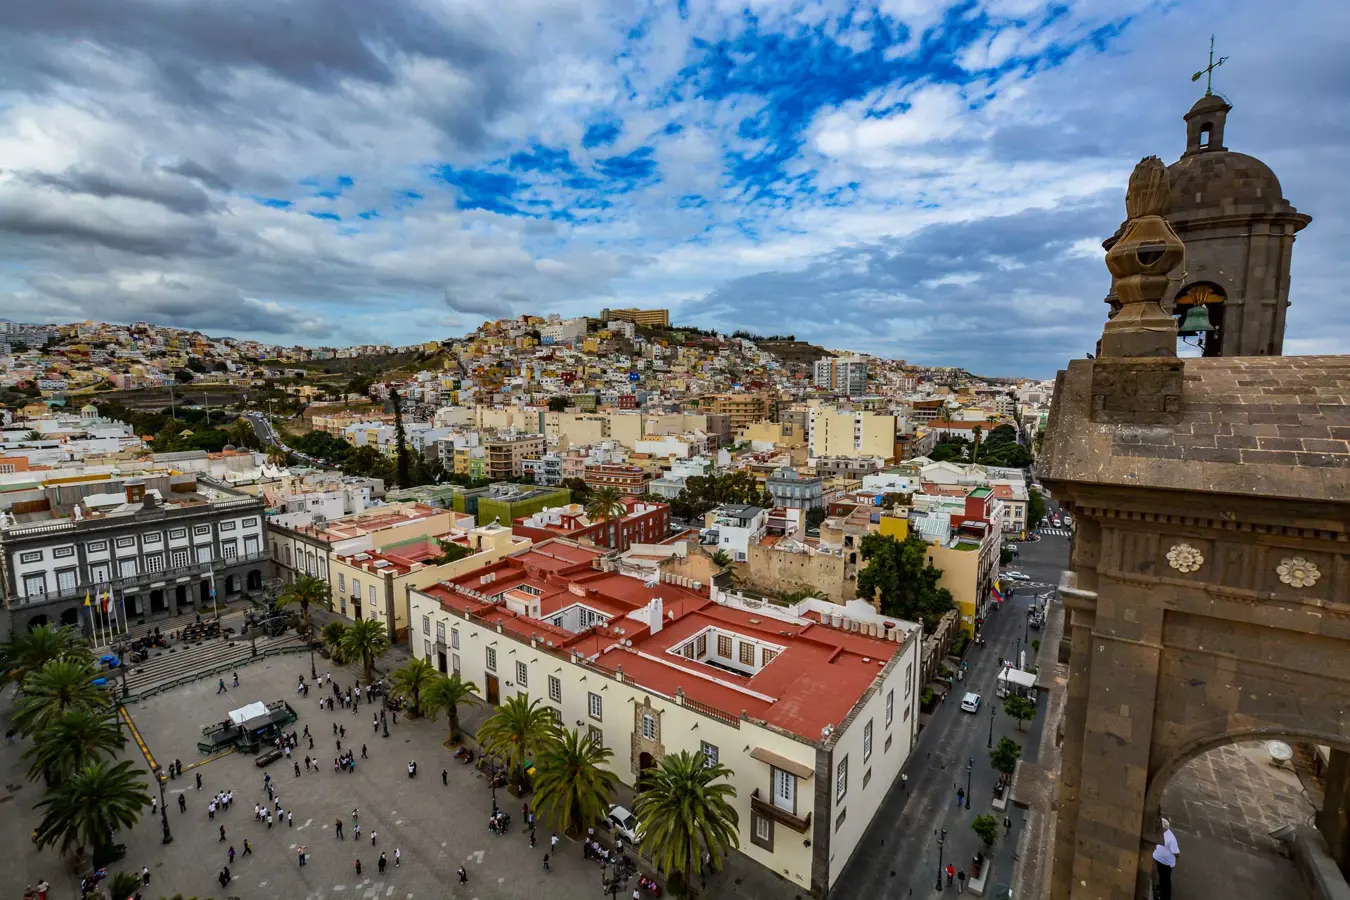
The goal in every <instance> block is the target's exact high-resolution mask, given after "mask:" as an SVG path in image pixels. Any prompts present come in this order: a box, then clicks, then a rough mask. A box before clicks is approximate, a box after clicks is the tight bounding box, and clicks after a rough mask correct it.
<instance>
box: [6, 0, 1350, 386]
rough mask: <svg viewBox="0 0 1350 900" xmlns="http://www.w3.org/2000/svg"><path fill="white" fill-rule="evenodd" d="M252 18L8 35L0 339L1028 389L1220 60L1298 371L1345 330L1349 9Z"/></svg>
mask: <svg viewBox="0 0 1350 900" xmlns="http://www.w3.org/2000/svg"><path fill="white" fill-rule="evenodd" d="M499 7H500V8H499ZM267 9H268V8H266V7H261V6H260V7H257V8H256V9H254V10H253V11H252V12H251V13H248V12H240V11H238V10H236V11H235V12H234V13H232V14H231V15H230V16H229V17H228V18H227V19H226V18H222V19H219V20H217V19H215V18H213V14H212V13H210V12H209V11H205V12H199V13H198V14H195V15H193V16H186V15H183V16H176V15H173V14H170V13H167V12H165V11H163V10H158V8H157V12H156V13H155V14H154V15H152V14H151V11H150V10H149V8H148V7H147V8H146V9H145V10H141V11H134V10H133V11H132V12H130V13H128V14H125V15H120V16H118V17H116V18H114V17H108V18H106V19H100V18H98V17H97V16H94V17H90V16H89V15H88V14H87V13H82V14H80V15H78V16H77V15H76V14H75V13H73V12H70V11H69V10H66V9H65V6H64V5H63V4H61V3H55V4H48V5H46V6H44V8H43V11H42V12H41V13H40V14H39V13H35V12H33V11H31V10H29V11H22V10H14V9H11V10H8V11H5V12H0V25H4V26H5V27H4V28H3V29H0V30H3V32H4V33H5V34H6V35H7V37H4V38H0V42H4V46H6V48H7V52H6V54H5V56H4V58H5V59H6V60H8V62H6V63H3V64H0V65H2V66H3V67H4V68H0V71H4V72H5V74H6V79H5V80H6V82H7V83H8V84H9V85H10V88H9V89H8V90H7V92H6V98H7V103H8V105H9V108H10V112H11V115H10V116H9V117H8V121H7V124H5V125H3V126H0V160H4V161H5V163H4V165H3V169H4V173H3V174H0V210H4V211H3V212H0V246H3V247H5V248H6V250H7V252H8V255H9V256H10V258H11V260H12V261H13V262H11V265H10V266H9V267H7V270H6V272H5V274H4V275H2V276H0V315H6V316H8V317H9V318H12V319H15V320H23V321H75V320H84V319H98V320H104V319H106V320H110V321H124V322H129V321H135V320H139V319H144V320H147V321H152V322H155V323H157V324H165V325H172V326H175V327H184V328H193V329H200V330H202V331H204V332H207V333H210V334H217V335H226V334H228V335H230V336H234V337H254V338H259V339H262V340H266V341H268V342H275V343H282V344H288V343H300V344H306V345H315V344H318V345H345V344H366V343H391V344H408V343H414V342H416V341H417V340H419V339H421V340H425V339H427V338H428V337H429V336H435V337H448V336H451V335H459V334H464V333H466V332H468V331H471V330H472V329H473V328H474V326H475V324H476V322H477V320H478V319H479V318H480V317H481V318H488V319H493V318H498V317H504V316H509V315H520V314H526V313H529V314H546V313H549V312H557V313H559V314H561V315H563V316H571V315H580V314H590V315H595V314H597V313H598V311H599V309H600V308H602V307H605V306H610V307H621V306H641V307H650V306H658V307H669V308H670V310H671V315H672V319H673V320H674V321H675V322H678V323H680V324H690V325H697V326H700V327H704V328H715V329H718V330H721V331H725V332H731V331H734V330H736V329H738V328H743V329H747V330H750V331H755V332H767V331H772V332H780V333H785V332H793V333H796V334H797V336H798V338H800V339H803V340H809V341H811V342H814V343H819V344H822V345H824V346H826V347H837V348H847V349H849V350H853V351H858V352H864V353H870V354H875V355H878V356H883V357H888V358H904V359H906V360H909V361H912V362H915V363H920V364H928V365H953V366H961V367H964V368H967V369H970V370H972V371H979V372H982V373H986V374H989V375H1014V374H1016V375H1026V376H1031V377H1041V378H1044V377H1049V376H1050V375H1052V374H1053V373H1054V371H1055V370H1056V369H1057V368H1059V367H1061V366H1062V365H1063V364H1064V362H1065V361H1066V360H1067V359H1069V358H1072V357H1075V356H1081V355H1082V354H1083V353H1084V352H1086V351H1088V350H1090V349H1092V344H1093V342H1094V341H1095V338H1096V336H1097V335H1098V334H1099V333H1100V328H1101V323H1102V321H1103V319H1104V312H1105V307H1104V305H1099V304H1101V298H1102V297H1103V296H1104V295H1105V293H1106V290H1107V287H1108V277H1107V274H1106V271H1105V269H1104V267H1103V266H1102V263H1101V251H1100V241H1101V240H1102V239H1103V238H1105V237H1106V236H1108V235H1109V234H1110V233H1111V232H1112V231H1114V230H1115V227H1116V225H1118V224H1119V222H1120V220H1121V218H1122V217H1123V204H1122V203H1121V196H1122V189H1123V185H1124V182H1125V179H1126V177H1127V176H1128V173H1129V171H1130V168H1131V167H1132V166H1133V164H1134V162H1135V161H1137V159H1138V158H1139V157H1140V156H1143V155H1148V154H1152V153H1156V154H1158V155H1160V156H1162V157H1163V159H1164V160H1165V161H1171V160H1172V159H1175V158H1176V156H1177V155H1178V154H1179V153H1180V151H1181V148H1182V139H1183V136H1184V131H1183V126H1182V123H1181V115H1182V113H1184V112H1185V110H1186V109H1187V108H1188V107H1189V106H1190V104H1191V103H1192V102H1193V101H1194V99H1195V98H1196V97H1198V96H1199V95H1200V93H1201V92H1202V90H1203V88H1202V86H1199V85H1194V84H1192V83H1191V82H1190V80H1189V78H1190V74H1191V73H1192V72H1194V71H1195V70H1197V69H1200V68H1202V67H1203V65H1204V62H1205V53H1206V51H1207V42H1208V34H1209V32H1210V31H1213V30H1217V31H1218V32H1219V34H1218V44H1219V50H1220V52H1221V53H1222V54H1224V55H1229V56H1231V57H1232V58H1231V60H1230V62H1229V63H1228V64H1226V65H1225V67H1224V68H1223V69H1222V70H1220V71H1219V73H1218V75H1217V76H1216V84H1215V87H1216V89H1217V90H1221V91H1223V92H1224V93H1225V95H1226V96H1227V97H1228V98H1229V99H1230V101H1231V102H1232V103H1233V105H1234V110H1233V113H1232V115H1231V117H1230V122H1229V131H1228V135H1227V143H1228V146H1230V147H1231V148H1233V149H1235V150H1240V151H1242V152H1246V153H1250V154H1252V155H1253V156H1256V157H1258V158H1260V159H1262V160H1264V161H1265V162H1266V163H1268V164H1269V165H1270V166H1271V167H1272V168H1273V169H1274V171H1275V172H1276V174H1277V175H1278V176H1279V177H1280V179H1281V181H1282V184H1283V187H1284V192H1285V195H1286V196H1287V197H1288V198H1289V199H1290V201H1291V202H1293V203H1294V204H1295V205H1296V206H1298V207H1299V208H1300V209H1302V210H1304V211H1306V212H1308V213H1310V214H1311V215H1313V217H1314V220H1315V221H1314V224H1313V226H1312V227H1311V228H1309V229H1308V231H1307V232H1306V233H1305V234H1304V235H1301V236H1300V238H1299V241H1298V244H1297V246H1296V249H1295V252H1294V266H1293V289H1292V292H1291V300H1292V303H1293V305H1292V307H1291V309H1290V314H1289V338H1288V340H1287V342H1286V353H1291V354H1293V353H1312V352H1327V351H1329V350H1333V349H1336V348H1337V347H1339V346H1344V343H1345V341H1346V339H1347V337H1350V320H1348V319H1347V316H1346V314H1345V313H1344V312H1343V311H1342V310H1341V309H1340V308H1339V306H1338V305H1336V304H1334V303H1333V300H1332V298H1333V297H1334V296H1336V295H1335V294H1334V293H1333V290H1332V284H1333V283H1334V282H1335V281H1336V280H1337V276H1338V275H1339V274H1342V273H1344V271H1345V267H1346V264H1345V262H1344V261H1343V260H1342V259H1341V258H1340V257H1339V255H1338V254H1337V253H1336V252H1335V247H1336V245H1337V244H1338V242H1339V238H1341V237H1343V236H1344V235H1345V232H1346V227H1345V223H1344V221H1343V219H1338V218H1337V216H1336V212H1337V207H1338V204H1337V200H1338V199H1344V198H1345V186H1344V184H1343V181H1341V180H1337V179H1336V178H1335V174H1334V173H1335V170H1334V169H1332V168H1331V167H1332V166H1333V165H1335V162H1334V160H1336V159H1337V158H1338V156H1339V155H1340V153H1341V152H1343V149H1344V145H1345V143H1346V139H1347V130H1346V126H1345V125H1344V124H1343V123H1342V122H1340V120H1339V117H1335V116H1330V117H1329V116H1326V115H1325V112H1326V110H1328V109H1333V108H1337V107H1339V106H1341V105H1343V104H1344V101H1345V93H1346V89H1345V86H1344V85H1345V84H1346V83H1347V79H1345V78H1338V77H1337V76H1336V75H1335V72H1337V71H1341V72H1344V67H1345V64H1344V63H1343V61H1341V60H1339V59H1338V58H1336V57H1335V56H1334V55H1333V50H1334V37H1333V36H1334V35H1335V34H1337V33H1339V29H1337V28H1336V27H1334V23H1332V22H1329V21H1326V20H1328V19H1331V18H1333V17H1334V16H1342V17H1346V16H1347V15H1350V13H1346V12H1345V11H1334V10H1319V11H1318V12H1320V13H1321V16H1320V17H1319V18H1318V22H1320V23H1321V24H1318V25H1317V26H1316V27H1312V25H1313V18H1314V17H1313V16H1312V15H1309V14H1308V13H1307V11H1306V10H1300V9H1299V8H1297V7H1296V8H1293V9H1291V10H1288V11H1287V13H1288V15H1286V16H1283V17H1281V20H1280V21H1278V22H1275V21H1271V20H1269V19H1268V18H1267V17H1265V16H1263V15H1262V14H1260V13H1259V11H1258V10H1257V8H1256V6H1255V4H1252V3H1246V4H1244V3H1239V4H1236V5H1235V6H1225V7H1223V10H1224V18H1223V21H1222V23H1221V25H1219V26H1216V25H1215V24H1214V16H1213V15H1212V13H1214V12H1215V11H1217V10H1218V9H1219V7H1218V6H1217V5H1216V4H1212V3H1195V4H1190V5H1188V6H1186V7H1185V8H1175V7H1167V6H1164V5H1161V4H1153V3H1146V2H1140V3H1135V4H1125V5H1121V4H1115V5H1112V6H1110V7H1109V9H1107V10H1106V11H1105V12H1102V11H1100V10H1099V9H1097V8H1096V7H1094V5H1093V4H1088V3H1084V4H1076V5H1068V6H1063V5H1055V6H1042V5H1038V4H1033V3H1020V4H1013V3H1006V2H1000V3H991V4H982V5H977V4H973V3H968V4H964V5H961V6H958V7H943V6H942V5H941V4H920V3H911V2H905V3H888V4H883V5H882V7H881V8H873V7H860V6H848V5H839V4H805V5H804V4H798V5H795V6H793V7H792V8H791V9H788V10H786V11H784V10H779V9H776V8H773V7H771V6H769V5H762V6H761V5H757V6H756V8H755V12H754V13H753V14H751V13H749V12H747V11H745V10H736V11H734V12H732V13H719V12H715V11H712V10H709V9H707V8H706V7H703V6H699V5H697V4H688V5H686V4H683V3H681V4H678V5H674V6H670V7H664V6H662V7H650V8H646V9H644V10H634V9H632V8H628V7H623V8H620V7H611V8H606V9H597V8H595V7H594V6H592V5H590V4H584V3H574V4H561V5H560V4H549V5H548V6H547V7H541V8H539V9H532V8H530V7H529V6H528V5H509V4H508V5H506V6H505V7H501V5H496V6H494V7H493V9H494V12H495V13H496V14H495V16H494V18H493V20H492V23H491V24H490V25H489V24H488V21H487V17H486V13H485V12H484V11H483V10H475V9H471V8H470V7H469V6H467V5H465V4H456V5H455V6H454V10H453V13H451V12H447V11H446V10H444V9H439V8H433V7H430V6H413V5H409V4H381V5H380V6H378V7H373V8H372V7H366V6H364V5H361V6H351V7H342V6H340V5H339V6H336V7H332V6H329V5H327V4H325V5H323V7H322V9H321V8H320V7H319V6H318V5H313V6H310V5H307V4H296V5H293V7H292V8H290V9H288V10H287V11H286V16H287V17H286V19H284V20H283V19H281V18H279V16H280V15H281V14H280V13H274V12H268V11H267ZM136 23H139V25H137V24H136ZM1295 34H1297V35H1299V39H1298V40H1297V41H1294V40H1293V39H1292V38H1291V39H1290V40H1281V35H1289V36H1292V35H1295ZM72 38H82V39H83V41H82V42H78V43H77V42H75V41H72V40H70V39H72ZM34 54H45V55H47V56H48V57H49V59H48V63H47V64H46V65H44V66H41V67H38V66H35V65H31V64H30V62H31V58H32V56H33V55H34ZM1123 83H1128V84H1130V85H1131V87H1132V90H1131V91H1130V92H1129V93H1128V94H1127V95H1124V96H1125V99H1123V100H1122V99H1113V100H1112V102H1111V104H1110V106H1107V105H1105V104H1104V103H1103V101H1102V100H1101V99H1100V98H1102V97H1104V96H1107V95H1108V94H1109V95H1110V96H1112V97H1113V98H1120V97H1121V96H1122V95H1121V94H1120V92H1118V91H1116V90H1111V91H1108V90H1106V88H1107V86H1108V85H1120V84H1123ZM1085 85H1093V86H1094V87H1091V88H1087V89H1085V87H1084V86H1085ZM391 313H392V314H391ZM769 323H772V324H769Z"/></svg>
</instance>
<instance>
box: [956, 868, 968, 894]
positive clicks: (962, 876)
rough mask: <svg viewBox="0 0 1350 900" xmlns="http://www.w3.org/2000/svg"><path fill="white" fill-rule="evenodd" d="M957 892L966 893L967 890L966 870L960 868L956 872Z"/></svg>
mask: <svg viewBox="0 0 1350 900" xmlns="http://www.w3.org/2000/svg"><path fill="white" fill-rule="evenodd" d="M956 892H957V893H958V894H964V893H965V892H966V870H965V869H958V870H957V872H956Z"/></svg>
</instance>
